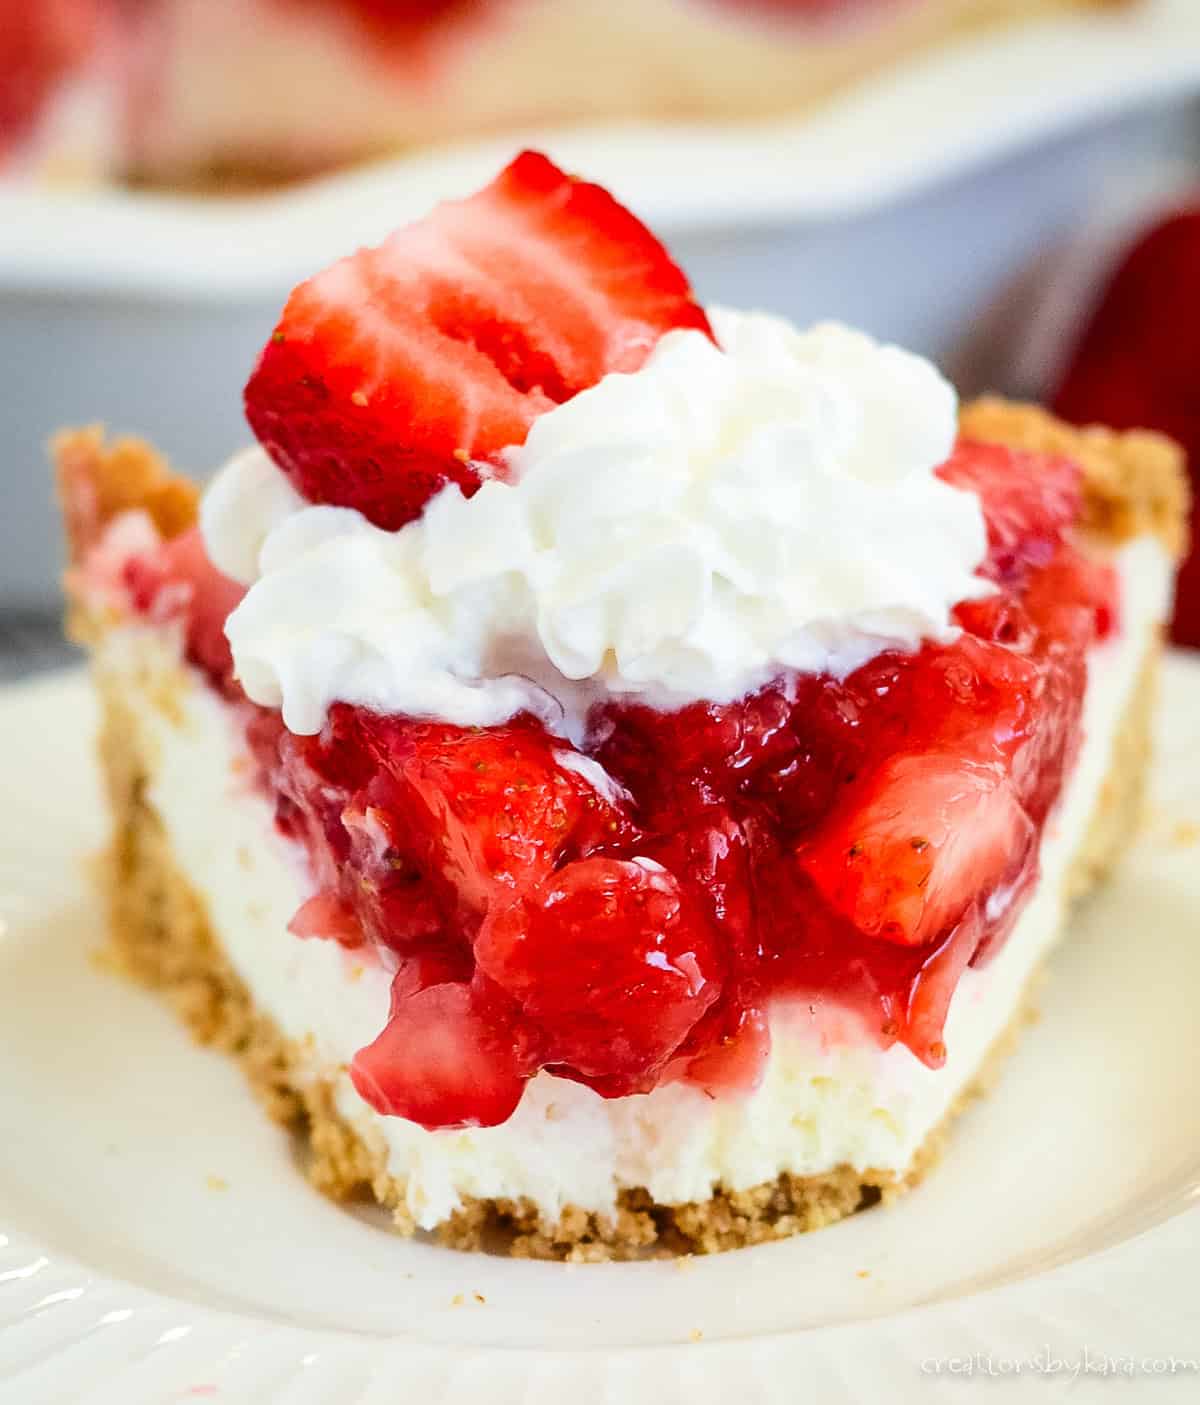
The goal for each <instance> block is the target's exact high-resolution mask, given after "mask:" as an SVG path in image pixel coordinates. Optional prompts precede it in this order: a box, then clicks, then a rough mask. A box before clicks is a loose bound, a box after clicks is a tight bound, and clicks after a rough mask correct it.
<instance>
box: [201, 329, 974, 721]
mask: <svg viewBox="0 0 1200 1405" xmlns="http://www.w3.org/2000/svg"><path fill="white" fill-rule="evenodd" d="M712 322H713V326H714V329H715V332H716V335H717V339H718V341H719V342H720V348H719V349H718V347H717V346H714V345H713V344H712V342H710V341H709V340H708V339H707V338H706V337H705V336H703V335H702V334H701V333H699V332H695V331H679V332H671V333H669V334H668V335H666V336H665V337H663V338H662V340H661V341H660V342H659V344H658V346H657V347H656V348H655V350H654V352H653V353H652V354H651V356H650V358H649V360H648V361H647V362H646V364H645V365H644V366H643V367H642V368H641V369H640V370H639V371H637V372H635V373H634V374H631V375H610V376H606V377H605V378H604V379H603V380H602V381H601V382H600V383H599V384H598V385H596V386H594V387H592V388H591V389H590V390H585V391H583V392H582V393H581V394H579V395H577V396H575V398H574V399H572V400H569V401H567V402H566V403H565V404H563V405H560V406H557V407H556V408H554V409H553V410H550V411H549V412H548V413H547V414H545V415H543V416H542V417H541V418H540V419H538V420H537V421H536V422H535V423H534V425H533V427H532V429H531V430H530V432H529V436H528V439H527V441H526V443H525V444H524V446H522V447H520V448H516V449H513V450H511V451H510V452H509V455H508V463H507V469H508V476H507V477H506V478H505V479H504V480H501V479H499V478H496V479H491V480H489V481H487V482H485V483H484V484H483V486H482V487H481V488H480V489H479V491H478V492H477V493H476V494H475V495H474V496H473V497H471V498H469V499H468V498H464V497H463V496H462V494H461V492H460V491H459V489H458V488H457V487H455V486H453V485H452V486H450V487H447V488H446V489H444V490H443V491H442V492H441V493H440V494H439V495H438V496H437V497H435V498H434V499H433V500H432V501H431V502H430V503H429V505H428V506H427V508H426V510H425V512H424V514H423V515H422V517H421V518H420V519H419V520H417V521H415V522H411V523H409V524H407V525H406V526H405V527H403V528H401V529H400V530H399V531H396V532H385V531H382V530H381V529H379V528H378V527H375V526H373V525H372V524H371V523H370V522H368V521H367V520H366V519H365V518H364V517H363V516H362V515H361V514H360V513H358V512H357V511H354V510H352V509H347V508H337V507H321V506H313V505H311V504H308V503H306V502H305V501H304V500H302V499H301V498H300V497H298V495H297V494H296V493H295V492H294V490H293V489H292V488H291V487H290V485H289V484H288V483H287V480H286V478H285V477H284V475H283V474H282V472H281V471H280V470H279V469H277V468H276V467H275V466H274V465H273V464H272V463H271V461H270V460H269V459H268V458H267V456H266V455H265V453H263V452H262V451H261V450H249V451H247V452H246V453H244V454H241V455H239V456H238V457H236V458H235V459H234V460H233V461H232V462H231V463H229V464H228V465H227V466H226V468H225V469H224V470H223V471H222V473H221V474H220V475H219V476H218V478H217V479H216V481H215V483H214V485H213V487H212V488H211V489H210V491H209V493H208V495H207V497H206V500H205V504H204V509H203V518H202V521H203V528H204V533H205V540H206V542H207V544H208V549H209V552H210V553H211V555H212V559H213V561H214V562H215V563H216V565H217V566H218V567H219V568H220V569H221V570H223V571H225V572H227V573H228V574H230V575H232V576H233V577H235V578H236V579H238V580H240V581H242V582H243V583H244V584H247V585H248V586H249V587H250V589H249V591H248V593H247V595H246V597H245V599H244V600H243V602H242V603H241V605H239V606H238V608H237V609H236V610H235V611H234V613H233V614H232V615H231V616H230V618H229V621H228V624H227V626H226V629H227V633H228V636H229V640H230V643H231V645H232V648H233V656H234V661H235V665H236V668H237V672H238V676H239V678H240V679H241V681H242V684H243V686H244V687H245V689H246V692H247V693H248V694H249V696H250V697H251V698H252V699H253V700H254V701H255V702H258V703H262V704H264V705H266V706H271V707H282V709H283V716H284V720H285V722H286V724H287V726H288V727H289V728H290V729H291V730H292V731H294V732H298V733H312V732H316V731H318V730H319V729H320V727H321V725H322V722H323V720H324V716H325V712H326V710H327V708H328V706H329V705H330V704H331V703H332V702H335V701H344V702H351V703H358V704H362V705H364V706H367V707H371V708H375V709H378V710H381V711H388V712H404V713H409V714H413V715H417V716H427V717H438V718H442V719H444V720H446V721H449V722H454V723H457V724H459V725H463V726H485V725H489V724H492V723H497V722H500V721H503V720H505V719H507V718H509V717H511V716H513V715H514V714H515V713H517V712H519V711H521V710H523V709H528V710H530V711H532V712H534V713H536V714H537V715H539V716H541V717H542V718H543V719H544V720H545V721H546V722H547V724H548V725H549V726H550V727H551V728H553V729H554V730H555V731H557V732H559V733H560V734H562V735H565V736H568V737H571V738H573V739H575V740H578V738H579V736H580V735H581V734H582V731H583V726H584V718H585V717H586V713H587V709H588V707H589V706H590V704H591V703H592V702H594V701H596V700H597V699H598V698H602V697H606V696H612V695H633V696H636V697H637V698H638V699H640V700H641V701H644V702H647V703H649V704H650V705H652V706H656V707H677V706H681V705H683V704H684V703H687V702H690V701H695V700H697V699H709V700H712V701H717V702H722V701H729V700H731V699H733V698H736V697H739V696H741V695H743V694H744V693H746V692H747V691H749V690H750V689H752V688H755V687H757V686H759V685H761V684H762V683H764V682H766V681H767V680H768V679H770V678H771V677H773V676H776V675H778V674H780V673H781V672H785V671H788V670H794V671H802V672H830V673H833V674H835V675H839V676H842V675H845V674H846V673H848V672H850V671H851V670H853V669H854V668H856V667H858V666H859V665H860V664H862V663H864V662H865V661H866V660H867V659H869V658H871V657H873V656H874V655H875V654H877V653H879V652H881V651H882V650H884V649H886V648H902V649H912V648H915V647H917V646H918V645H919V644H920V642H921V641H922V640H924V639H934V640H943V641H944V640H947V639H949V638H951V637H953V634H954V630H953V627H952V624H951V619H950V612H951V610H952V608H953V606H954V605H955V604H956V603H957V602H958V601H960V600H963V599H967V598H971V597H974V596H978V595H980V594H983V593H985V592H986V591H987V590H988V587H987V586H986V584H985V583H984V582H982V581H981V580H980V579H979V578H978V577H977V576H976V575H975V571H976V569H977V567H978V566H979V564H980V562H981V561H982V560H983V556H984V552H985V547H986V530H985V526H984V520H983V514H982V511H981V508H980V504H979V501H978V499H977V498H976V497H975V496H974V495H973V494H971V493H967V492H963V491H960V490H958V489H956V488H952V487H950V486H949V485H948V484H946V483H943V482H942V481H941V480H940V479H939V478H938V477H937V476H936V475H935V469H936V468H937V466H938V465H939V464H941V463H942V462H943V461H944V460H945V459H946V458H947V457H948V456H949V454H950V452H951V449H952V447H953V444H954V439H955V434H956V423H957V408H958V407H957V399H956V396H955V392H954V390H953V388H952V387H951V386H950V385H949V383H948V382H947V381H945V380H944V379H943V378H942V376H941V375H940V374H939V373H938V372H937V370H936V369H935V368H934V367H933V366H932V365H931V364H930V363H929V362H927V361H925V360H922V359H921V358H920V357H917V356H913V355H911V354H910V353H908V352H905V351H902V350H900V349H899V348H897V347H892V346H881V345H879V344H878V343H876V342H875V341H873V340H872V339H871V338H870V337H867V336H865V335H863V334H861V333H859V332H855V331H851V330H849V329H848V328H845V327H841V326H837V325H821V326H817V327H814V328H812V329H811V330H809V331H804V332H801V331H798V330H796V329H795V328H793V327H792V326H791V325H789V324H788V323H786V322H784V321H781V320H780V319H778V318H774V317H769V316H765V315H761V314H741V313H733V312H725V311H720V310H716V311H714V312H713V314H712Z"/></svg>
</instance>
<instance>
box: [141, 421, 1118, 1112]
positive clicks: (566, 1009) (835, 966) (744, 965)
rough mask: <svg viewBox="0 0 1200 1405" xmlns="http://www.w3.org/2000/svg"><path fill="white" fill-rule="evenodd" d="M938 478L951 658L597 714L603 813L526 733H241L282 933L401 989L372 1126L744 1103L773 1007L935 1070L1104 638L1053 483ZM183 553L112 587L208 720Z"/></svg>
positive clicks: (906, 659) (1018, 872)
mask: <svg viewBox="0 0 1200 1405" xmlns="http://www.w3.org/2000/svg"><path fill="white" fill-rule="evenodd" d="M941 473H942V475H943V476H944V477H945V478H947V479H948V480H949V481H951V482H954V483H957V484H959V485H962V486H965V487H968V488H970V489H971V490H973V491H976V492H977V493H978V494H979V495H980V498H981V501H982V503H983V507H984V511H985V514H986V516H987V520H988V527H989V555H988V559H987V562H986V563H985V566H984V573H985V574H986V575H988V576H989V577H990V578H991V579H992V580H994V581H995V582H996V583H997V587H998V588H997V591H996V593H995V594H994V595H991V596H989V597H987V598H985V599H983V600H980V601H974V602H969V603H966V604H963V605H962V606H960V607H959V610H958V612H957V613H958V619H959V622H960V623H961V625H962V626H963V633H962V635H961V636H960V637H959V639H958V640H957V641H956V642H954V643H951V644H947V645H935V644H926V645H925V646H924V647H923V648H922V649H921V650H920V651H919V652H917V653H915V654H902V653H898V652H894V651H890V652H886V653H883V654H881V655H879V656H878V657H876V658H875V659H873V660H871V661H870V662H869V663H867V664H866V665H864V666H863V667H862V668H860V669H858V670H857V671H856V672H855V673H853V674H851V675H850V676H849V677H847V678H845V679H843V680H840V681H839V680H836V679H833V678H830V677H817V676H811V675H801V676H793V677H788V678H781V679H779V680H778V681H777V682H775V683H773V684H771V685H769V686H767V687H765V688H763V689H761V690H759V691H758V692H756V693H753V694H751V695H749V696H748V697H746V698H743V699H741V700H739V701H737V702H734V703H729V704H721V705H717V704H710V703H695V704H693V705H691V706H690V707H687V708H685V709H683V710H681V711H678V712H675V713H662V712H657V711H654V710H651V709H649V708H647V707H644V706H640V705H637V704H629V703H618V702H615V701H614V702H610V703H608V704H605V705H602V706H599V707H597V708H596V709H595V710H594V711H593V714H592V716H591V718H590V719H589V727H590V732H589V736H588V738H587V740H586V743H585V746H584V748H583V749H584V751H586V753H587V754H588V755H589V757H591V758H593V759H594V760H595V761H597V762H599V763H600V764H601V765H602V766H603V767H604V768H605V770H606V771H607V773H608V775H609V776H610V777H611V778H612V780H613V781H614V782H615V784H614V785H611V786H606V787H605V793H604V794H601V793H600V792H599V791H598V790H597V789H595V788H593V786H592V784H591V783H590V782H589V780H588V779H586V778H585V776H583V775H581V774H580V773H579V768H578V765H577V764H576V765H574V766H567V765H564V764H563V757H564V756H565V755H567V753H569V752H570V751H571V748H570V746H569V745H568V744H567V743H565V742H563V741H561V740H559V739H557V738H554V737H551V736H549V735H548V734H547V733H546V732H545V730H544V729H543V727H542V725H541V724H540V723H539V722H537V721H536V720H535V719H533V718H532V717H529V716H527V715H522V716H519V717H516V718H514V719H513V720H512V721H511V722H509V723H506V724H504V725H502V726H497V727H489V728H483V729H462V728H457V727H454V726H450V725H448V724H443V723H437V722H430V721H419V720H415V719H412V718H408V717H401V716H381V715H378V714H374V713H371V712H369V711H366V710H364V709H361V708H356V707H350V706H347V705H345V704H337V705H335V706H334V707H333V708H332V709H331V710H330V713H329V717H328V720H327V723H326V725H325V727H324V729H323V731H322V732H321V733H320V734H319V735H318V736H315V737H297V736H293V735H291V734H290V733H288V732H287V731H286V730H285V729H284V727H283V724H282V722H281V720H280V718H279V716H278V714H276V713H273V712H270V711H267V710H265V709H258V708H252V707H251V706H250V705H249V704H246V705H245V707H246V715H247V716H248V717H250V719H251V721H250V724H249V727H248V730H247V736H248V740H249V743H250V747H251V750H252V752H253V754H254V755H255V757H256V758H257V760H258V763H259V766H260V770H261V778H262V783H263V785H264V786H265V788H266V789H267V791H268V793H269V794H271V795H272V796H273V797H274V800H275V805H276V814H277V823H278V826H279V828H280V830H281V831H282V832H283V833H284V834H286V835H288V836H289V837H291V838H292V839H294V840H296V841H297V842H299V843H300V844H302V845H303V846H304V847H305V849H306V850H307V852H308V854H309V857H310V862H311V869H312V873H313V876H314V879H315V885H316V890H317V891H316V896H315V897H314V898H313V899H312V900H310V901H309V902H308V903H306V904H305V906H304V907H303V908H302V909H301V910H300V912H299V913H298V914H297V917H296V919H295V920H294V923H293V929H294V930H295V931H297V932H298V933H299V934H301V935H304V936H307V937H317V938H320V937H328V938H332V939H334V940H338V941H340V942H343V943H345V944H347V945H363V944H365V945H366V946H367V947H368V948H369V949H371V950H373V951H375V952H378V953H379V954H380V956H381V959H383V960H384V961H385V962H386V963H388V965H389V967H394V968H395V972H396V974H395V977H394V984H393V995H392V1008H391V1015H390V1019H389V1021H388V1024H387V1026H386V1028H385V1029H384V1030H383V1031H382V1032H381V1033H380V1035H379V1037H378V1038H377V1039H376V1040H375V1041H374V1042H373V1043H372V1044H371V1045H370V1046H368V1047H367V1048H366V1049H363V1050H362V1051H360V1052H359V1054H358V1055H357V1057H356V1059H355V1061H354V1064H353V1069H352V1074H353V1078H354V1080H355V1083H356V1086H357V1088H358V1090H359V1091H360V1093H361V1094H362V1096H363V1097H364V1098H366V1099H367V1101H368V1102H370V1103H371V1104H372V1105H373V1106H374V1107H376V1108H377V1109H379V1110H380V1111H382V1112H385V1113H390V1114H396V1115H400V1116H404V1117H407V1118H409V1119H411V1120H413V1121H416V1122H419V1123H421V1124H422V1125H424V1126H428V1127H444V1126H457V1125H470V1124H477V1125H490V1124H493V1123H496V1122H498V1121H503V1120H504V1119H505V1118H506V1117H508V1116H509V1115H510V1113H511V1112H512V1110H513V1108H514V1107H515V1105H516V1102H517V1100H518V1098H519V1096H520V1091H521V1088H522V1086H523V1084H524V1082H525V1080H527V1079H528V1078H529V1077H530V1076H532V1074H534V1073H535V1072H536V1071H537V1070H538V1069H540V1068H549V1069H551V1070H553V1071H554V1072H556V1073H558V1074H560V1075H562V1076H564V1077H568V1078H572V1079H576V1080H578V1081H581V1082H584V1083H586V1084H588V1085H589V1086H591V1087H593V1088H595V1089H596V1090H597V1091H598V1092H600V1093H601V1094H602V1095H604V1096H619V1095H622V1094H627V1093H630V1092H637V1091H645V1090H648V1089H650V1088H653V1087H655V1086H657V1085H659V1084H660V1083H663V1082H666V1081H670V1080H675V1079H686V1080H689V1081H691V1082H693V1083H695V1084H696V1085H698V1086H700V1087H702V1088H704V1089H706V1090H707V1091H709V1092H710V1093H712V1094H714V1095H716V1094H720V1093H722V1092H728V1091H730V1090H734V1089H746V1088H749V1087H752V1086H753V1085H754V1083H755V1081H756V1079H757V1077H758V1076H759V1074H760V1072H761V1069H762V1065H763V1060H764V1058H765V1055H766V1052H767V1049H768V1047H769V1036H768V1033H767V1021H766V1013H767V1010H768V1008H769V1006H770V1005H771V1003H772V1002H773V1001H775V1000H777V999H779V998H781V997H788V998H795V999H803V1000H806V1001H808V1002H811V1003H813V1004H814V1005H817V1004H821V1005H825V1004H828V1005H831V1006H834V1007H840V1008H842V1009H845V1010H848V1011H850V1012H852V1013H853V1014H855V1015H856V1016H857V1017H859V1018H860V1019H861V1021H862V1022H863V1024H864V1026H865V1028H866V1029H867V1030H868V1031H872V1032H873V1036H874V1038H875V1039H877V1041H878V1042H879V1044H880V1045H881V1046H887V1045H889V1044H892V1043H894V1042H896V1041H901V1042H903V1043H904V1044H906V1045H907V1046H908V1047H909V1048H910V1049H911V1050H912V1051H913V1053H914V1054H916V1055H917V1056H918V1057H919V1058H921V1059H922V1060H924V1061H925V1062H926V1063H928V1064H930V1065H932V1066H937V1065H939V1064H940V1063H941V1062H942V1060H943V1059H944V1058H945V1048H944V1045H943V1043H942V1026H943V1022H944V1019H945V1015H946V1010H947V1007H948V1005H949V1001H950V997H951V995H952V994H953V991H954V988H955V986H956V984H957V982H958V979H959V977H960V975H961V973H962V971H963V969H964V968H965V966H966V965H967V964H968V963H971V962H974V963H976V964H978V963H980V962H982V961H984V960H986V958H987V956H988V955H990V954H991V953H992V952H993V951H995V950H996V949H997V947H998V946H999V945H1000V944H1001V943H1002V942H1003V940H1004V938H1005V937H1006V935H1007V933H1008V930H1009V929H1010V927H1011V926H1012V923H1013V921H1014V920H1015V918H1016V916H1017V915H1018V913H1019V911H1020V909H1021V906H1022V903H1023V901H1024V899H1025V897H1026V896H1027V894H1028V891H1029V889H1030V886H1031V885H1032V883H1033V881H1034V879H1035V878H1036V874H1037V845H1038V839H1039V836H1040V833H1041V830H1042V827H1043V826H1044V824H1045V821H1046V818H1047V816H1048V814H1049V813H1050V812H1051V810H1052V808H1053V806H1054V804H1055V802H1056V801H1057V798H1058V796H1059V793H1060V791H1061V788H1062V784H1063V779H1064V776H1065V775H1066V774H1067V772H1068V771H1069V769H1070V767H1071V765H1072V763H1073V761H1074V757H1075V754H1076V751H1077V748H1078V745H1079V741H1080V715H1081V708H1082V696H1083V690H1084V683H1085V681H1086V663H1085V654H1086V651H1087V649H1088V647H1089V646H1090V645H1091V644H1092V643H1093V642H1095V641H1096V640H1097V639H1099V638H1102V637H1104V636H1105V635H1106V634H1108V633H1110V632H1111V631H1112V630H1113V629H1114V628H1115V627H1116V624H1117V612H1116V581H1115V577H1114V575H1113V573H1112V572H1111V571H1110V570H1108V569H1107V568H1103V567H1099V566H1097V565H1095V564H1094V563H1090V562H1088V561H1087V560H1086V559H1085V558H1083V557H1082V556H1081V555H1080V554H1079V553H1078V552H1077V551H1076V549H1075V548H1074V546H1073V545H1072V544H1071V540H1070V531H1071V527H1072V525H1073V523H1074V522H1075V521H1076V519H1077V517H1078V513H1079V481H1078V479H1079V475H1078V470H1077V469H1076V468H1075V467H1074V466H1073V465H1071V464H1069V463H1067V462H1065V461H1062V460H1052V459H1045V458H1041V457H1038V456H1034V455H1024V454H1018V453H1014V452H1011V451H1008V450H1002V449H995V448H991V447H986V446H983V445H976V444H970V443H962V444H960V446H959V448H958V449H957V451H956V453H955V454H954V456H953V457H952V458H951V460H950V461H949V462H948V463H947V464H946V465H944V466H943V468H942V470H941ZM195 545H196V544H195V542H194V540H193V539H188V538H184V539H180V541H179V542H178V543H175V544H173V545H172V546H169V547H168V548H166V549H165V552H164V556H163V561H162V562H161V563H145V562H143V563H141V564H140V565H138V566H137V567H136V568H133V569H131V572H130V574H131V578H133V579H134V580H135V582H138V583H140V582H141V581H149V582H151V583H152V585H151V587H150V588H145V589H143V588H141V586H140V584H139V586H138V588H137V589H136V590H135V592H134V599H135V603H136V604H137V605H138V606H140V607H141V608H145V609H149V610H150V611H151V612H153V613H155V614H156V615H157V616H158V617H161V615H162V612H163V611H164V609H170V608H174V609H175V610H177V611H178V612H180V613H181V614H182V615H183V616H184V618H185V619H186V620H187V621H188V625H189V627H188V629H187V642H188V651H189V655H190V657H191V658H192V659H193V661H194V662H196V663H197V664H198V665H199V666H200V667H202V668H204V669H206V670H207V671H208V672H209V674H210V676H212V677H213V678H214V680H215V681H216V682H217V684H218V685H219V686H220V687H221V688H222V689H224V690H225V691H226V692H229V691H230V690H231V689H232V690H235V689H236V684H235V683H232V682H231V680H230V678H229V674H228V667H227V655H226V654H222V653H221V651H220V650H218V649H215V648H212V647H211V644H212V630H211V628H210V620H211V618H212V612H213V611H214V610H215V611H216V612H217V613H219V611H220V609H221V608H224V607H225V606H226V605H227V604H228V603H229V602H230V601H231V600H232V599H233V598H234V596H235V594H236V593H235V592H232V591H231V590H230V588H229V587H228V584H227V583H220V580H219V578H216V579H215V580H214V579H213V578H212V577H209V578H208V579H209V584H208V585H207V586H202V587H198V586H197V585H196V584H195V582H197V581H199V580H201V579H202V573H201V572H199V571H198V570H197V568H196V564H195V560H194V552H195ZM180 563H182V564H180ZM210 569H211V568H210ZM180 578H182V579H183V581H184V583H185V585H186V586H187V588H179V587H178V586H176V587H175V588H174V589H168V586H169V585H171V583H172V582H174V581H178V580H179V579H180ZM155 582H157V584H154V583H155ZM164 582H165V584H164ZM222 592H224V593H222ZM218 602H220V603H218ZM585 769H586V766H585Z"/></svg>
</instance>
